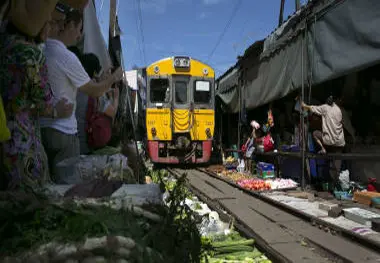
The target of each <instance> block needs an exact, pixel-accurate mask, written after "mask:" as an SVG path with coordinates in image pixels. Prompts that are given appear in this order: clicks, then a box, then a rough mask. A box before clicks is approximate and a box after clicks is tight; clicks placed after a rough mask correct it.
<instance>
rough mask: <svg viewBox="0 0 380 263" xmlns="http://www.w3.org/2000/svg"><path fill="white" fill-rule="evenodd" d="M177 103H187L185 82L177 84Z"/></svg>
mask: <svg viewBox="0 0 380 263" xmlns="http://www.w3.org/2000/svg"><path fill="white" fill-rule="evenodd" d="M175 102H176V103H178V104H186V103H187V82H185V81H176V82H175Z"/></svg>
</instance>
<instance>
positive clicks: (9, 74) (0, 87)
mask: <svg viewBox="0 0 380 263" xmlns="http://www.w3.org/2000/svg"><path fill="white" fill-rule="evenodd" d="M56 3H57V1H56V0H49V1H45V0H44V1H43V0H35V1H27V0H20V1H12V3H11V7H10V19H9V22H8V24H7V25H6V28H5V32H4V33H2V35H1V37H0V47H1V48H0V58H1V59H2V61H7V63H0V92H1V96H2V100H3V103H4V110H5V113H6V117H7V127H8V129H9V130H10V133H11V138H10V139H9V140H7V141H5V142H3V151H4V155H5V156H4V159H2V160H1V162H2V166H3V167H1V168H2V169H1V172H2V173H5V176H6V178H7V188H8V189H15V188H18V187H20V186H27V187H30V188H35V187H37V186H40V185H42V184H43V183H44V182H46V181H48V180H49V178H48V176H49V173H48V165H47V157H46V154H45V151H44V148H43V146H42V143H41V135H40V123H39V117H40V116H52V115H53V113H55V115H56V117H58V118H60V117H61V118H66V117H68V116H70V115H71V114H72V111H73V105H70V104H66V101H65V100H62V99H61V100H58V101H57V103H56V104H55V105H54V106H53V104H52V99H53V98H52V91H51V89H50V84H49V81H48V79H47V68H46V64H45V56H44V55H43V53H42V51H41V49H40V48H39V44H40V43H39V42H38V41H43V40H44V39H42V38H43V35H42V36H41V32H46V31H49V30H50V22H49V21H50V19H51V17H52V15H53V13H54V9H55V7H56Z"/></svg>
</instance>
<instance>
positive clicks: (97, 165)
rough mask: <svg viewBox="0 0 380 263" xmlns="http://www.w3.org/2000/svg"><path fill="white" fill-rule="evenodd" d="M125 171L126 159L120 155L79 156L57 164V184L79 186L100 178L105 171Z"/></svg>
mask: <svg viewBox="0 0 380 263" xmlns="http://www.w3.org/2000/svg"><path fill="white" fill-rule="evenodd" d="M120 163H121V166H122V167H121V169H127V167H128V165H127V158H126V157H125V156H124V155H122V154H115V155H112V156H107V155H88V156H87V155H81V156H79V157H74V158H69V159H66V160H63V161H62V162H60V163H58V164H57V168H58V169H57V170H58V175H57V178H56V180H57V182H56V183H58V184H79V183H82V182H87V181H90V180H92V179H94V178H97V177H100V176H102V175H103V174H104V171H105V169H106V168H107V169H110V168H112V170H114V171H115V170H120Z"/></svg>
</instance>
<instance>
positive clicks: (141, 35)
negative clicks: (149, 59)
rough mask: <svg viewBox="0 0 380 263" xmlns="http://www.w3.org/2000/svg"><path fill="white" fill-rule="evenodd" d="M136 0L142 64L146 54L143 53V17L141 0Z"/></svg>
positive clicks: (144, 61)
mask: <svg viewBox="0 0 380 263" xmlns="http://www.w3.org/2000/svg"><path fill="white" fill-rule="evenodd" d="M136 1H137V17H138V21H139V33H140V38H141V47H140V50H141V51H142V59H143V63H144V65H146V55H145V37H144V28H143V21H142V20H143V19H142V12H141V0H136Z"/></svg>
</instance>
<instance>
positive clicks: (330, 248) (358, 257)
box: [168, 168, 380, 263]
mask: <svg viewBox="0 0 380 263" xmlns="http://www.w3.org/2000/svg"><path fill="white" fill-rule="evenodd" d="M168 171H169V172H170V173H171V174H173V175H174V176H179V175H181V174H183V173H187V175H188V177H187V178H188V186H189V189H190V190H192V191H193V193H194V194H195V195H197V196H198V197H199V198H200V199H201V200H202V201H203V202H205V203H207V204H208V205H209V206H210V207H211V208H212V209H213V210H216V211H217V212H218V213H219V214H222V215H223V214H225V215H224V216H225V217H226V216H227V217H228V216H229V217H232V218H234V222H235V227H236V228H237V229H238V230H239V231H241V232H242V233H244V234H245V235H246V236H249V237H252V238H254V239H255V240H256V245H257V246H258V247H259V248H260V249H261V250H263V251H265V252H266V254H267V255H268V257H269V258H271V259H272V260H273V262H297V263H298V262H313V263H315V262H380V253H379V252H378V251H380V250H379V249H378V244H376V243H375V242H373V243H372V242H370V241H368V240H365V241H364V239H363V238H362V237H360V236H359V237H358V235H356V234H355V233H349V231H347V230H344V229H343V228H337V227H336V226H333V225H329V224H328V226H327V227H328V228H329V229H331V230H332V229H333V230H334V231H326V228H325V227H323V228H321V229H320V228H318V227H315V226H314V225H315V224H316V225H320V224H322V222H320V221H321V220H320V219H318V218H313V217H312V216H310V215H307V214H305V213H302V212H299V211H294V210H295V209H290V208H289V207H287V206H285V205H283V204H282V203H279V202H277V201H273V200H272V199H270V198H268V197H265V196H263V195H260V194H255V193H252V192H250V191H246V190H244V189H241V188H238V187H237V186H236V185H234V184H232V183H231V182H229V181H226V180H222V179H221V178H220V177H217V175H215V174H213V173H210V172H207V171H205V170H203V169H187V170H186V169H178V168H175V169H172V168H169V169H168ZM226 214H227V215H226ZM323 223H324V225H326V223H325V222H323ZM332 233H335V235H333V234H332Z"/></svg>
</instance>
